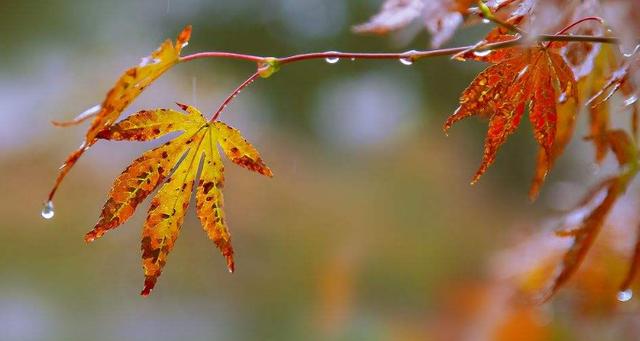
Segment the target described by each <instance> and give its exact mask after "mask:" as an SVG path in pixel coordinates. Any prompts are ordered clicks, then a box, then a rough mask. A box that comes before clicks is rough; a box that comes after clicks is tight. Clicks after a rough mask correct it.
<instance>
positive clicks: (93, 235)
mask: <svg viewBox="0 0 640 341" xmlns="http://www.w3.org/2000/svg"><path fill="white" fill-rule="evenodd" d="M98 238H99V236H98V234H97V232H96V231H95V230H94V231H89V232H87V234H85V235H84V241H85V243H87V244H89V243H92V242H93V241H95V240H96V239H98Z"/></svg>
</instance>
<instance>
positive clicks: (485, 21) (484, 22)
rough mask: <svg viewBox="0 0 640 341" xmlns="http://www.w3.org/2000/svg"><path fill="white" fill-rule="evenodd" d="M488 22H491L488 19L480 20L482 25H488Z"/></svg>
mask: <svg viewBox="0 0 640 341" xmlns="http://www.w3.org/2000/svg"><path fill="white" fill-rule="evenodd" d="M490 22H491V20H489V19H487V18H484V19H482V23H483V24H488V23H490Z"/></svg>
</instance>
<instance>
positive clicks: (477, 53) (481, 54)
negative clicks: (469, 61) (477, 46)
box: [473, 50, 491, 57]
mask: <svg viewBox="0 0 640 341" xmlns="http://www.w3.org/2000/svg"><path fill="white" fill-rule="evenodd" d="M473 54H474V55H475V56H476V57H486V56H488V55H490V54H491V50H484V51H473Z"/></svg>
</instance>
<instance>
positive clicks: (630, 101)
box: [624, 95, 638, 107]
mask: <svg viewBox="0 0 640 341" xmlns="http://www.w3.org/2000/svg"><path fill="white" fill-rule="evenodd" d="M637 101H638V95H633V96H631V97H629V98H627V99H625V100H624V105H625V106H627V107H628V106H630V105H633V104H635V103H636V102H637Z"/></svg>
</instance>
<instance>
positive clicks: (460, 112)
mask: <svg viewBox="0 0 640 341" xmlns="http://www.w3.org/2000/svg"><path fill="white" fill-rule="evenodd" d="M490 38H491V40H489V41H490V42H496V41H505V40H510V39H513V38H514V37H513V36H507V35H499V34H494V35H490ZM458 57H459V58H462V59H476V60H480V61H486V62H490V63H493V64H494V65H491V66H489V67H488V68H487V69H485V70H484V71H482V72H481V73H480V74H479V75H478V76H477V77H476V78H475V79H474V80H473V81H472V82H471V84H470V85H469V87H467V89H465V90H464V92H463V93H462V96H461V97H460V106H459V107H458V109H457V110H456V111H455V113H454V114H453V115H451V116H450V117H449V118H448V119H447V121H446V123H445V124H444V131H445V132H447V131H448V130H449V128H451V126H452V125H453V124H454V123H456V122H458V121H460V120H462V119H464V118H467V117H470V116H480V117H487V118H488V119H489V130H488V132H487V137H486V139H485V146H484V155H483V158H482V163H481V165H480V168H479V169H478V171H477V172H476V174H475V176H474V177H473V180H472V183H476V182H477V181H478V180H479V178H480V177H481V176H482V174H483V173H484V172H485V171H486V170H487V168H488V167H489V166H490V165H491V164H492V163H493V162H494V160H495V157H496V153H497V151H498V149H499V148H500V146H501V145H502V144H503V143H504V142H505V141H506V139H507V137H509V135H511V134H512V133H514V132H515V130H516V129H517V128H518V126H519V125H520V121H521V119H522V115H523V114H524V112H525V109H526V108H527V106H528V107H529V108H530V110H529V120H530V122H531V124H532V126H533V131H534V137H535V139H536V141H537V142H538V144H539V145H540V153H539V157H538V166H537V171H536V173H537V175H536V177H535V179H534V184H533V186H532V188H537V187H539V184H540V183H541V182H542V181H543V180H544V177H545V176H546V173H547V171H548V170H549V169H550V167H551V165H552V164H553V161H554V160H555V158H556V157H557V156H558V155H559V154H560V153H561V152H562V149H563V148H564V146H565V145H566V143H567V142H568V140H569V138H570V136H571V134H572V132H573V126H574V120H575V114H576V106H577V99H578V98H577V89H576V81H575V78H574V76H573V72H572V71H571V69H570V68H569V67H568V65H567V64H566V62H565V61H564V59H563V58H562V56H561V55H560V54H559V53H558V47H557V46H556V45H555V44H537V45H535V46H533V47H511V48H507V49H502V50H498V51H495V52H493V51H488V52H471V51H470V52H468V53H465V54H463V55H461V56H458Z"/></svg>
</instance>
